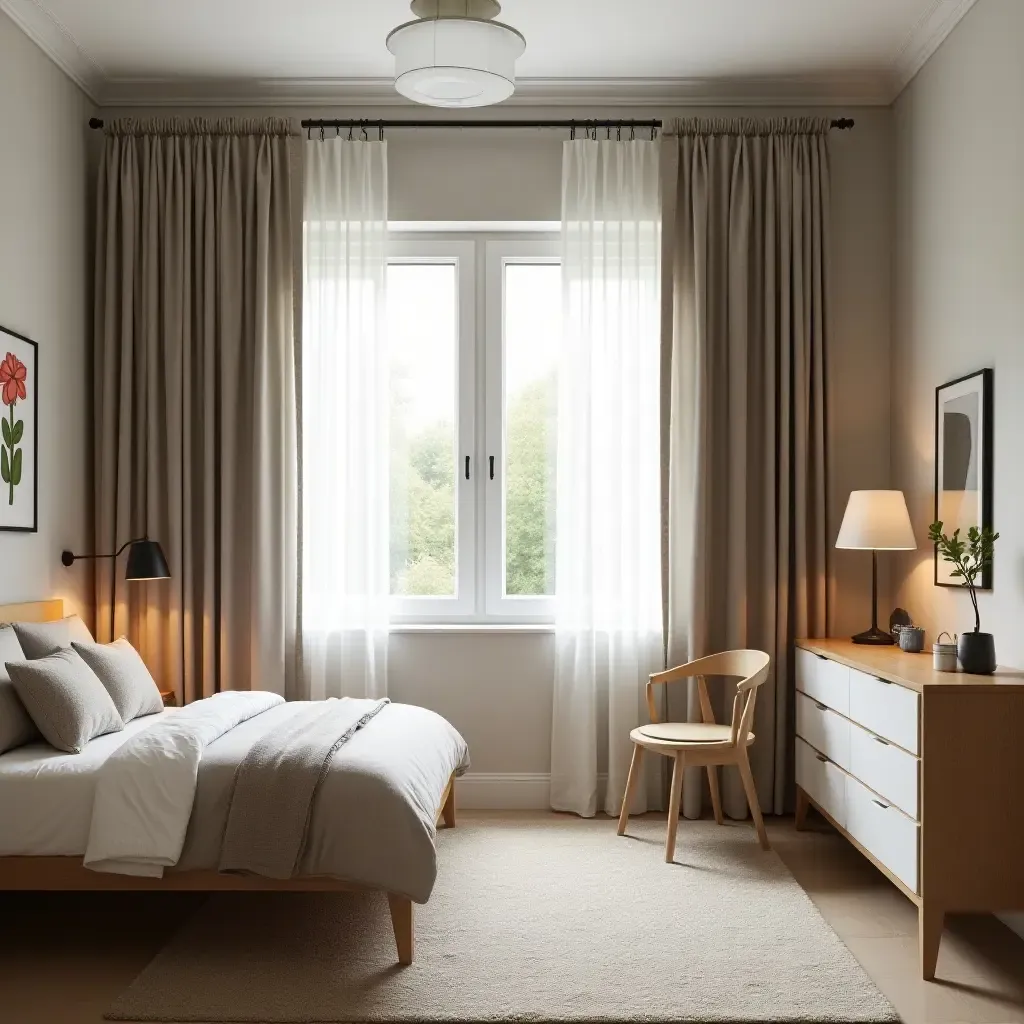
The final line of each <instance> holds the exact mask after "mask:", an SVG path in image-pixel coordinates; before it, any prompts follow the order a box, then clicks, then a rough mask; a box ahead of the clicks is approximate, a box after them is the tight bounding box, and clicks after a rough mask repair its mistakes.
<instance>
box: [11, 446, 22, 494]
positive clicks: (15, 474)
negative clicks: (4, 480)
mask: <svg viewBox="0 0 1024 1024" xmlns="http://www.w3.org/2000/svg"><path fill="white" fill-rule="evenodd" d="M11 483H12V484H14V486H15V487H17V486H18V484H20V483H21V449H20V448H19V449H18V450H17V451H16V452H15V453H14V465H13V466H12V467H11Z"/></svg>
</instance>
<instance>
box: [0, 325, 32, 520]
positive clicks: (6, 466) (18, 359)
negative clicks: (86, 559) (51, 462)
mask: <svg viewBox="0 0 1024 1024" xmlns="http://www.w3.org/2000/svg"><path fill="white" fill-rule="evenodd" d="M38 525H39V350H38V346H37V345H36V343H35V342H34V341H30V340H29V339H28V338H26V337H23V336H22V335H20V334H16V333H15V332H14V331H9V330H7V329H6V328H4V327H0V530H18V531H21V532H22V533H35V532H36V530H37V529H38Z"/></svg>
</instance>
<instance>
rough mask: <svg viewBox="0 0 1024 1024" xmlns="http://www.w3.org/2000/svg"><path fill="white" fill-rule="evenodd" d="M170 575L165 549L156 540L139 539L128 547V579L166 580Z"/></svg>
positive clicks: (126, 572) (126, 571) (126, 576)
mask: <svg viewBox="0 0 1024 1024" xmlns="http://www.w3.org/2000/svg"><path fill="white" fill-rule="evenodd" d="M170 575H171V570H170V569H168V568H167V559H166V558H164V552H163V549H162V548H161V547H160V545H159V544H158V543H157V542H156V541H155V540H137V541H135V542H134V543H133V544H132V545H131V546H130V547H129V548H128V565H127V567H126V568H125V571H124V578H125V579H126V580H166V579H169V578H170Z"/></svg>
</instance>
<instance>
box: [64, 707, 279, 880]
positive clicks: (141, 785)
mask: <svg viewBox="0 0 1024 1024" xmlns="http://www.w3.org/2000/svg"><path fill="white" fill-rule="evenodd" d="M283 703H284V698H283V697H280V696H278V695H277V694H273V693H248V692H245V693H243V692H226V693H218V694H216V695H215V696H213V697H209V698H207V699H206V700H202V701H197V702H196V703H195V704H190V705H188V706H187V707H185V708H183V709H182V710H181V711H179V712H178V713H177V714H175V715H172V716H170V717H168V718H164V719H162V720H161V721H159V722H156V723H154V724H153V725H152V726H151V727H150V728H149V729H146V730H145V731H143V732H140V733H139V734H137V735H135V736H133V737H132V738H131V739H130V740H129V741H128V742H127V743H125V744H123V745H122V746H121V747H119V748H118V749H117V750H116V751H115V752H114V753H113V754H112V755H111V756H110V757H109V758H108V759H107V761H106V762H105V764H104V765H103V767H102V769H101V770H100V773H99V777H98V780H97V783H96V791H95V796H94V799H93V809H92V821H91V824H90V827H89V842H88V845H87V846H86V851H85V857H84V863H85V866H86V867H88V868H92V869H93V870H94V871H108V872H114V873H117V874H125V875H142V876H147V877H155V878H159V877H160V876H161V875H162V874H163V872H164V869H165V868H169V867H173V866H174V865H175V864H177V863H178V860H179V858H180V856H181V851H182V847H183V846H184V845H185V835H186V833H187V831H188V824H189V818H190V817H191V814H192V805H193V803H194V801H195V794H196V785H197V780H198V776H199V764H200V762H201V761H202V758H203V752H204V751H205V750H206V748H207V746H209V744H211V743H213V742H214V741H215V740H217V739H220V737H221V736H223V735H224V734H225V733H227V732H229V731H230V730H231V729H234V728H235V727H236V726H238V725H240V724H241V723H242V722H245V721H248V720H249V719H251V718H253V717H255V716H256V715H259V714H262V713H263V712H264V711H267V710H269V709H270V708H272V707H274V706H275V705H277V704H283Z"/></svg>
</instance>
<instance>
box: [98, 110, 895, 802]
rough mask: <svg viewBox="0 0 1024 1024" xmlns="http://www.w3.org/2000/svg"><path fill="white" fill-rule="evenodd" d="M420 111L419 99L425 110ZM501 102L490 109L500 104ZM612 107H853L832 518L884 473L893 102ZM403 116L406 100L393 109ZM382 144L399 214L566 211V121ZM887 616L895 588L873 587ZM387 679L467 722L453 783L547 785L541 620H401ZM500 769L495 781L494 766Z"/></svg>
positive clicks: (863, 568) (841, 590)
mask: <svg viewBox="0 0 1024 1024" xmlns="http://www.w3.org/2000/svg"><path fill="white" fill-rule="evenodd" d="M102 113H103V116H104V117H106V118H112V117H117V116H133V117H146V116H167V115H169V114H181V115H183V116H207V117H209V116H222V115H230V114H232V113H235V114H244V115H245V116H254V115H256V116H259V115H262V114H272V115H275V116H281V115H286V116H290V117H295V118H302V117H313V118H347V117H355V118H359V117H371V118H377V117H386V116H387V115H388V111H386V110H385V111H380V110H373V111H367V110H352V109H349V108H340V107H336V108H319V109H308V108H307V109H285V110H282V109H271V110H265V111H261V110H254V109H251V108H246V109H243V110H239V109H236V110H234V111H232V110H228V109H220V110H208V109H189V110H176V111H168V110H162V109H161V110H137V109H133V110H121V111H118V110H104V111H103V112H102ZM429 113H430V112H428V111H424V115H425V116H426V115H428V114H429ZM495 113H496V114H500V110H499V111H496V112H495ZM614 113H615V116H618V117H635V118H656V117H660V118H664V119H669V118H672V117H678V116H686V115H688V114H690V115H692V114H698V115H703V116H719V115H720V116H741V115H744V114H749V115H750V116H753V117H769V116H775V115H778V114H787V113H790V114H808V113H810V114H814V115H818V116H830V117H834V116H839V115H841V114H842V115H852V116H854V117H855V118H856V120H857V126H856V128H854V129H853V131H850V132H835V133H833V135H832V137H831V143H832V158H833V165H832V176H833V235H834V240H835V248H834V252H833V267H834V271H835V274H834V285H835V287H834V293H833V299H834V302H833V310H832V312H833V324H834V334H833V342H834V343H833V347H832V351H831V352H830V356H829V357H830V359H831V365H832V372H833V374H834V377H835V379H836V380H837V381H838V382H840V386H838V387H837V388H836V389H835V394H834V396H833V406H834V416H833V419H834V422H835V429H834V432H833V435H832V445H833V462H834V472H833V475H832V480H831V492H832V503H831V504H832V519H833V524H832V533H833V534H835V533H836V532H837V531H838V528H839V520H840V518H841V516H842V512H843V509H844V508H845V504H846V498H847V495H848V493H849V491H850V490H851V489H853V488H863V487H884V486H887V485H888V478H889V461H888V457H889V391H888V374H887V373H886V372H885V368H886V366H887V364H888V361H889V344H890V338H889V315H890V284H891V264H890V250H891V217H892V209H891V207H892V149H891V113H890V111H888V110H882V109H877V108H875V109H854V110H851V109H848V108H843V109H842V110H835V111H829V110H825V109H816V110H812V111H807V110H802V111H781V110H780V111H775V110H763V109H758V110H747V111H744V110H733V109H728V110H680V109H676V110H664V109H634V110H626V111H624V110H616V111H615V112H614ZM402 116H407V113H403V115H402ZM509 116H511V117H515V118H517V119H519V118H531V117H544V118H552V117H554V118H571V117H576V118H587V117H606V116H608V111H607V110H593V109H592V110H579V109H577V110H565V109H559V110H552V109H545V110H529V109H525V110H524V109H523V108H515V109H514V110H510V111H509ZM387 138H388V140H389V146H388V159H389V173H390V197H389V202H390V210H389V212H390V216H391V217H392V219H394V220H403V221H407V220H488V221H495V220H498V221H504V220H530V221H536V220H542V221H558V220H560V219H561V151H562V140H563V139H564V138H565V133H559V132H550V131H537V130H522V131H510V130H501V131H489V130H483V129H474V130H472V131H459V130H455V129H452V130H449V129H444V130H440V129H430V130H429V131H428V130H391V131H389V132H388V134H387ZM836 566H837V573H838V586H837V588H836V593H835V595H834V596H835V611H834V628H835V631H837V632H839V633H850V632H854V631H856V630H859V629H862V628H864V627H865V626H866V625H867V617H868V615H869V611H868V602H869V595H870V563H869V562H868V561H867V560H866V559H864V558H859V557H857V556H856V554H855V553H838V552H837V553H836ZM881 608H882V614H883V616H884V617H885V618H886V619H887V618H888V613H889V610H890V609H891V602H890V601H888V599H887V598H886V599H884V600H883V601H882V602H881ZM391 652H392V653H391V663H390V686H391V694H392V696H394V697H395V699H398V700H406V701H412V702H416V703H420V704H425V705H427V706H429V707H431V708H434V709H435V710H437V711H439V712H440V713H442V714H444V715H446V716H447V717H448V718H449V719H450V720H451V721H452V722H453V723H454V724H455V725H456V726H457V727H458V728H459V729H460V730H461V731H462V732H463V734H464V735H465V736H466V739H467V740H468V742H469V746H470V750H471V753H472V757H473V772H474V773H483V775H484V779H483V780H481V781H480V782H479V783H477V784H476V785H475V786H474V787H473V789H472V791H471V787H470V786H463V789H462V793H463V797H464V798H466V797H468V798H470V799H473V798H474V794H480V798H481V799H485V800H487V801H495V800H497V799H498V797H497V796H496V794H497V793H499V792H503V793H505V794H506V795H505V797H504V799H505V800H507V801H509V802H523V801H525V802H529V801H530V800H533V799H535V798H536V794H537V793H538V792H541V791H542V789H543V776H544V775H545V774H546V773H547V772H548V770H549V768H550V756H549V743H550V728H551V699H552V687H553V675H554V669H553V654H554V642H553V637H552V636H551V635H550V634H544V633H516V634H506V635H500V636H499V635H494V634H491V633H483V634H465V633H444V634H436V633H434V634H431V633H414V634H410V633H400V634H396V635H395V636H394V637H393V641H392V647H391ZM493 775H500V776H502V777H503V778H504V779H505V780H506V781H505V782H500V781H496V780H495V779H493V778H491V776H493Z"/></svg>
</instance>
